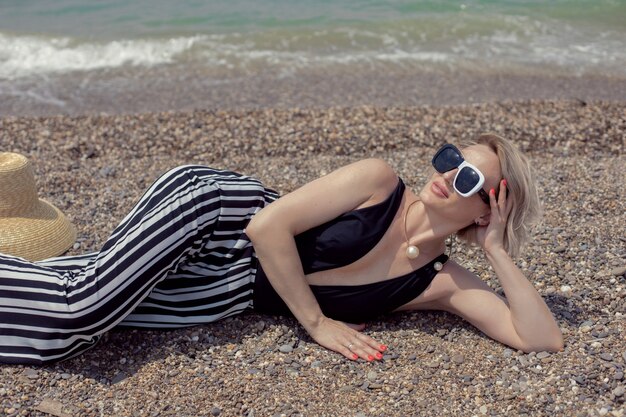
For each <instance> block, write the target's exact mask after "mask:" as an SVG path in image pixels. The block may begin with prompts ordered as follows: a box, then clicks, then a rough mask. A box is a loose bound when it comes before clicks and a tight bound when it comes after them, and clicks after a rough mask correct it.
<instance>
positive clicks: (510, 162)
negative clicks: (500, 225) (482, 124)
mask: <svg viewBox="0 0 626 417" xmlns="http://www.w3.org/2000/svg"><path fill="white" fill-rule="evenodd" d="M471 145H486V146H488V147H489V148H490V149H491V150H493V151H494V152H495V153H496V155H498V159H499V160H500V169H501V171H502V177H503V178H505V179H506V181H507V189H508V192H509V194H508V197H507V198H508V199H510V200H512V201H513V208H512V209H511V213H510V214H509V218H508V219H507V222H506V229H505V231H504V249H505V250H506V251H507V252H508V253H509V255H511V256H512V257H517V256H519V255H520V254H521V252H522V248H523V247H524V245H525V244H526V243H527V242H528V240H529V239H530V229H531V227H532V225H533V224H534V223H536V222H537V221H538V220H539V218H540V217H541V203H540V201H539V194H538V193H537V188H536V186H535V177H534V174H533V172H532V169H531V167H530V163H529V161H528V159H527V158H526V156H525V155H524V154H523V153H522V152H521V151H520V150H519V149H518V148H517V147H516V146H515V145H513V143H512V142H510V141H508V140H507V139H504V138H503V137H500V136H498V135H495V134H491V133H488V134H483V135H480V136H479V137H478V138H476V139H475V140H473V141H469V142H465V143H462V144H461V146H462V147H467V146H471ZM477 227H478V226H476V225H470V226H467V227H465V228H463V229H461V230H459V231H458V232H457V236H458V237H459V238H460V239H461V240H464V241H466V242H468V243H470V244H474V243H476V228H477Z"/></svg>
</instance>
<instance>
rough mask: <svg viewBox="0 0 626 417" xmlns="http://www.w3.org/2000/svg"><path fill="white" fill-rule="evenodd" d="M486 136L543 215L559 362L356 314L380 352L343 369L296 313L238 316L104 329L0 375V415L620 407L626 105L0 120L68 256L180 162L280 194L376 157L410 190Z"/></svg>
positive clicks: (453, 327)
mask: <svg viewBox="0 0 626 417" xmlns="http://www.w3.org/2000/svg"><path fill="white" fill-rule="evenodd" d="M615 94H617V95H618V96H619V93H615ZM622 97H623V94H622ZM483 132H495V133H498V134H500V135H503V136H505V137H507V138H510V139H512V140H513V141H514V142H515V143H516V144H517V145H518V146H519V147H520V148H521V149H523V150H524V151H526V152H527V154H528V155H529V157H530V159H531V160H532V162H533V165H534V168H535V172H536V175H537V178H538V184H539V188H540V193H541V196H542V199H543V203H544V217H543V219H542V221H541V222H540V223H539V224H538V225H537V226H536V227H535V229H534V232H533V242H532V244H531V245H530V246H529V247H528V248H527V250H526V251H525V253H524V254H523V255H522V256H521V257H519V258H518V259H516V262H517V263H518V265H519V266H520V267H521V268H522V269H523V270H524V271H525V272H526V273H527V276H528V279H529V280H531V281H532V283H533V284H534V285H535V287H536V288H537V290H538V291H539V293H540V294H541V295H542V296H543V298H544V299H545V301H546V302H547V304H548V306H549V307H550V308H551V310H552V311H553V312H554V314H555V316H556V318H557V320H558V323H559V326H560V328H561V330H562V333H563V336H564V340H565V348H564V350H563V351H561V352H558V353H547V352H531V353H523V352H521V351H517V350H513V349H510V348H508V347H507V346H504V345H502V344H499V343H498V342H495V341H493V340H491V339H489V338H487V337H486V336H485V335H483V334H481V332H479V331H478V330H476V329H475V328H473V327H472V326H471V325H469V324H467V323H465V322H464V321H463V320H461V319H460V318H458V317H455V316H453V315H451V314H448V313H444V312H429V311H426V312H412V313H402V314H393V315H389V316H385V317H382V318H380V319H379V320H376V321H373V322H370V323H367V328H366V330H365V332H366V333H367V334H369V335H370V336H372V337H374V338H375V339H376V340H378V341H380V342H382V343H385V344H387V345H388V346H389V349H388V351H387V352H386V354H385V356H384V359H383V360H382V361H376V362H374V363H368V362H365V361H361V360H360V361H348V360H346V359H344V358H343V357H341V356H339V355H338V354H335V353H332V352H329V351H327V350H325V349H323V348H321V347H320V346H318V345H317V344H316V343H314V342H313V341H312V339H311V338H310V337H308V335H307V334H306V332H305V331H304V330H303V329H302V328H301V327H300V326H299V325H298V323H297V322H296V320H295V319H293V318H286V317H277V316H267V315H260V314H256V313H246V314H244V315H241V316H237V317H232V318H229V319H226V320H223V321H220V322H217V323H213V324H208V325H205V326H198V327H192V328H188V329H182V330H174V331H147V330H114V331H111V332H109V333H108V334H107V335H106V336H105V337H104V338H103V339H102V340H101V341H100V342H99V343H98V344H97V345H96V346H95V347H94V348H92V349H91V350H89V351H88V352H86V353H85V354H83V355H81V356H79V357H76V358H73V359H70V360H67V361H64V362H61V363H58V364H55V365H50V366H43V367H27V366H6V365H3V366H0V415H2V416H58V417H65V416H68V417H69V416H155V417H156V416H177V417H178V416H247V417H253V416H256V417H261V416H349V417H369V416H422V415H424V416H448V415H453V416H502V415H509V416H581V417H582V416H603V415H607V416H616V417H619V416H623V415H625V414H626V413H625V407H624V401H625V399H626V379H625V378H624V372H625V368H626V338H625V333H624V331H625V323H624V315H626V278H625V273H626V233H625V231H626V215H625V214H624V213H625V212H626V176H625V175H624V166H626V155H625V153H624V149H625V146H624V145H625V141H626V110H625V107H624V101H619V100H614V101H597V100H596V101H594V100H591V101H587V100H583V99H570V100H525V101H520V100H518V101H506V100H500V101H498V102H492V103H483V104H464V105H456V104H455V105H436V106H435V105H420V106H408V105H407V106H401V107H390V106H366V105H359V106H353V107H326V108H298V107H293V106H291V107H288V108H280V109H278V108H263V109H239V110H237V109H232V110H217V109H216V110H193V111H178V112H153V113H144V114H141V113H138V114H118V115H106V114H91V115H73V116H67V115H66V116H45V117H43V116H42V117H35V116H28V117H25V116H4V117H2V118H0V149H2V150H3V151H15V152H20V153H23V154H25V155H27V156H28V157H29V158H30V159H31V161H32V163H33V165H34V167H35V171H36V176H37V181H38V188H39V192H40V197H42V198H45V199H47V200H48V201H50V202H52V203H53V204H55V205H56V206H57V207H59V208H60V209H61V210H62V211H63V212H64V213H66V215H67V216H68V217H69V218H70V219H71V221H72V222H73V223H74V224H75V225H76V228H77V230H78V239H77V241H76V243H75V244H74V246H73V248H72V249H71V250H70V251H69V252H68V253H71V254H78V253H84V252H88V251H93V250H97V249H98V248H99V247H100V246H101V245H102V244H103V243H104V242H105V241H106V239H107V236H108V235H109V234H110V233H111V231H112V230H113V229H114V227H115V226H116V225H117V223H118V222H119V221H121V219H122V218H123V217H124V216H125V214H126V213H127V212H128V211H129V210H130V208H131V207H132V206H133V204H134V203H135V202H136V201H137V200H138V198H139V197H140V196H141V194H142V193H143V191H144V190H145V188H146V187H147V186H148V185H149V184H150V183H151V182H152V181H153V180H154V179H155V178H156V177H158V175H159V174H161V173H163V172H164V171H166V170H167V169H169V168H172V167H174V166H176V165H180V164H187V163H200V164H206V165H210V166H213V167H216V168H225V169H231V170H234V171H238V172H242V173H246V174H248V175H252V176H254V177H256V178H259V179H261V180H262V181H263V182H264V183H265V184H267V185H268V186H269V187H272V188H274V189H276V190H277V191H279V192H280V193H286V192H289V191H291V190H293V189H295V188H297V187H298V186H300V185H302V184H304V183H305V182H307V181H309V180H312V179H314V178H316V177H318V176H320V175H324V174H326V173H329V172H331V171H332V170H333V169H335V168H338V167H340V166H342V165H344V164H346V163H349V162H353V161H356V160H358V159H361V158H366V157H377V158H382V159H385V160H387V161H388V162H389V163H390V164H391V165H392V166H393V167H395V169H396V170H397V172H398V174H399V175H400V176H401V177H402V178H403V179H404V181H405V183H406V184H407V186H409V187H410V188H413V189H414V190H418V189H419V188H420V186H421V184H422V183H424V182H425V180H426V178H427V177H428V176H429V175H430V169H431V168H430V158H431V156H432V153H433V152H434V151H435V150H436V148H437V147H438V146H440V145H441V144H442V143H444V142H452V143H458V142H460V141H462V140H464V139H470V138H472V137H474V136H476V135H478V134H480V133H483ZM452 257H453V258H454V259H455V260H457V262H459V263H461V264H462V265H465V266H467V267H468V268H469V269H470V270H472V271H474V272H475V273H476V274H477V275H479V276H480V277H481V278H482V279H484V280H485V281H486V282H487V283H488V284H489V285H490V286H491V287H492V288H494V289H495V290H496V291H500V292H501V288H500V286H499V283H498V280H497V278H496V277H495V275H494V274H493V271H492V270H491V267H490V266H489V264H488V263H487V261H486V259H485V258H484V256H483V255H482V253H481V251H480V250H479V249H477V248H471V247H467V246H465V245H463V244H461V243H455V245H454V249H453V253H452Z"/></svg>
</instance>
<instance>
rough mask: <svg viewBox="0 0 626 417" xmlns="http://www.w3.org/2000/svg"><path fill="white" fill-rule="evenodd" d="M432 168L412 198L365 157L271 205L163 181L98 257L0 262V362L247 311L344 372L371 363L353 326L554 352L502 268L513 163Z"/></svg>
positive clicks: (532, 195) (447, 150)
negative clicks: (449, 245) (305, 341)
mask: <svg viewBox="0 0 626 417" xmlns="http://www.w3.org/2000/svg"><path fill="white" fill-rule="evenodd" d="M432 163H433V166H434V168H435V171H434V173H433V174H432V176H431V177H430V179H429V180H428V182H427V183H426V185H425V186H424V187H423V188H422V190H421V191H420V192H419V193H418V194H415V193H413V192H412V191H411V190H408V189H407V188H405V186H404V183H403V182H402V180H401V179H399V178H398V176H397V175H396V174H395V173H394V171H393V170H392V168H390V166H389V165H387V164H386V163H385V162H383V161H381V160H377V159H367V160H363V161H360V162H356V163H353V164H350V165H348V166H345V167H343V168H340V169H338V170H336V171H334V172H332V173H331V174H329V175H326V176H324V177H322V178H319V179H317V180H315V181H312V182H310V183H308V184H306V185H304V186H303V187H301V188H300V189H298V190H296V191H294V192H292V193H289V194H287V195H285V196H283V197H281V198H278V196H277V195H276V193H275V192H274V191H272V190H270V189H267V188H265V187H264V186H263V185H262V184H261V183H260V182H259V181H257V180H255V179H252V178H250V177H246V176H242V175H240V174H236V173H233V172H229V171H221V170H215V169H212V168H208V167H205V166H198V165H188V166H182V167H178V168H175V169H173V170H170V171H169V172H167V173H166V174H164V175H163V176H161V177H160V178H159V179H158V180H157V181H156V182H155V183H154V184H153V185H152V186H151V187H150V188H149V189H148V190H147V191H146V193H145V194H144V195H143V196H142V198H141V200H140V201H139V202H138V203H137V204H136V205H135V207H134V208H133V209H132V210H131V212H130V213H129V214H128V215H127V216H126V218H124V220H123V221H122V223H121V224H120V225H119V226H118V227H117V228H116V229H115V231H114V232H113V234H112V235H111V236H110V238H109V239H108V240H107V242H106V243H105V244H104V246H103V247H102V249H101V250H100V251H99V252H97V253H90V254H86V255H81V256H66V257H58V258H51V259H47V260H44V261H39V262H29V261H26V260H25V259H23V258H19V257H14V256H8V255H0V362H4V363H30V364H41V363H47V362H53V361H58V360H61V359H65V358H68V357H71V356H74V355H77V354H78V353H81V352H83V351H84V350H86V349H87V348H89V347H91V346H93V345H94V344H95V343H96V342H97V340H98V339H99V338H100V336H101V335H102V334H103V333H105V332H106V331H108V330H110V329H111V328H113V327H114V326H117V325H123V326H133V327H144V328H175V327H182V326H190V325H199V324H204V323H210V322H213V321H216V320H218V319H221V318H224V317H227V316H232V315H234V314H238V313H241V312H243V311H245V310H248V309H251V308H253V309H255V310H257V311H260V312H264V313H271V314H283V313H284V314H293V316H295V317H296V318H297V319H298V321H299V322H300V323H301V324H302V326H303V327H304V328H305V329H306V330H307V332H308V333H309V334H310V336H311V337H312V338H313V339H314V340H315V341H316V342H317V343H319V344H320V345H322V346H324V347H326V348H328V349H330V350H332V351H335V352H338V353H340V354H341V355H343V356H345V357H346V358H348V359H352V360H356V359H359V358H361V359H364V360H367V361H373V360H376V359H381V358H382V352H383V351H385V350H386V349H387V347H386V346H385V345H384V344H381V343H380V342H379V341H376V340H374V339H373V338H371V337H369V336H367V335H365V334H364V333H361V332H360V330H362V329H363V324H362V323H364V322H365V321H367V320H371V319H374V318H377V317H380V316H381V315H382V314H385V313H389V312H393V311H403V310H422V309H429V310H444V311H448V312H452V313H454V314H458V315H459V316H461V317H463V318H464V319H465V320H467V321H469V322H470V323H471V324H473V325H474V326H476V327H477V328H478V329H480V330H481V331H482V332H484V333H485V334H486V335H488V336H490V337H492V338H493V339H495V340H497V341H499V342H501V343H504V344H506V345H508V346H511V347H513V348H515V349H521V350H523V351H526V352H528V351H542V350H547V351H557V350H560V349H562V347H563V338H562V336H561V333H560V330H559V327H558V326H557V323H556V322H555V320H554V318H553V316H552V314H551V312H550V310H549V309H548V307H547V306H546V304H545V303H544V301H543V300H542V298H541V296H540V295H539V294H538V293H537V292H536V291H535V289H534V288H533V285H532V284H531V283H529V282H528V280H527V279H526V277H525V276H524V274H523V273H522V272H521V271H520V270H519V269H518V268H517V266H516V265H515V264H514V262H513V261H512V259H511V256H510V254H511V255H513V256H515V255H517V254H518V253H519V251H520V249H521V247H522V245H523V244H524V243H525V240H526V238H527V234H528V223H529V222H530V221H532V220H533V219H534V218H535V217H537V215H538V212H539V201H538V197H537V194H536V191H535V188H534V184H533V182H532V177H531V171H530V167H529V165H528V162H527V159H526V158H525V157H524V156H523V155H522V154H521V153H520V152H519V151H518V150H517V148H515V147H514V146H513V145H512V144H511V143H510V142H508V141H507V140H504V139H502V138H500V137H498V136H496V135H482V136H480V137H479V138H478V139H477V141H476V142H475V143H474V144H471V145H468V146H466V147H463V148H462V150H461V151H459V150H458V149H457V148H456V147H454V146H452V145H444V146H443V147H442V148H441V149H439V150H438V151H437V153H436V154H435V155H434V157H433V160H432ZM452 234H457V235H459V236H460V237H461V238H463V239H465V240H467V241H469V242H470V243H474V244H477V245H480V247H482V249H483V250H484V252H485V254H486V257H487V259H488V260H489V262H490V264H491V266H492V267H493V270H494V271H495V273H496V274H497V276H498V279H499V280H500V283H501V285H502V288H503V290H504V292H505V293H506V299H505V298H503V297H501V296H499V295H498V294H496V293H495V292H494V291H493V290H491V288H489V286H487V285H486V284H485V283H484V282H483V281H482V280H481V279H480V278H478V277H477V276H476V275H474V274H473V273H471V272H469V271H468V270H467V269H465V268H463V267H462V266H461V265H459V264H458V263H456V262H455V261H454V260H452V259H448V256H447V255H445V254H444V253H445V250H446V246H445V240H446V238H447V237H448V236H450V235H452ZM348 323H350V324H348Z"/></svg>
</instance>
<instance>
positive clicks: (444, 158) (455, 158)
mask: <svg viewBox="0 0 626 417" xmlns="http://www.w3.org/2000/svg"><path fill="white" fill-rule="evenodd" d="M461 162H463V157H462V156H461V155H460V154H459V153H458V152H457V151H456V150H455V149H454V148H452V147H448V146H445V147H443V148H442V149H441V150H440V151H439V152H437V155H435V157H434V158H433V166H434V167H435V169H436V170H437V172H439V173H442V174H443V173H444V172H448V171H450V170H453V169H454V168H456V167H458V166H459V165H461Z"/></svg>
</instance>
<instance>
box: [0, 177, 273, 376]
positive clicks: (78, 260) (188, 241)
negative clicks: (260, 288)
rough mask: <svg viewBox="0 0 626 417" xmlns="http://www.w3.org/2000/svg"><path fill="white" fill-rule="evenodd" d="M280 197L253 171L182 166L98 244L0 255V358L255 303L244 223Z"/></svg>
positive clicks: (62, 355) (62, 349) (211, 317)
mask: <svg viewBox="0 0 626 417" xmlns="http://www.w3.org/2000/svg"><path fill="white" fill-rule="evenodd" d="M276 197H277V196H276V194H275V193H274V192H273V191H272V190H269V189H266V188H264V187H263V185H262V184H261V183H260V182H259V181H257V180H255V179H252V178H250V177H246V176H242V175H239V174H236V173H233V172H229V171H219V170H214V169H211V168H208V167H204V166H198V165H188V166H182V167H178V168H175V169H173V170H171V171H168V172H167V173H166V174H164V175H163V176H161V177H160V178H159V179H158V180H157V181H156V182H155V183H154V184H153V185H152V186H151V187H150V188H149V189H148V190H147V191H146V193H145V194H144V195H143V196H142V198H141V199H140V201H139V202H138V203H137V204H136V205H135V207H134V208H133V209H132V210H131V212H130V213H129V214H128V215H127V216H126V217H125V218H124V220H123V221H122V222H121V224H120V225H119V226H118V227H117V228H116V229H115V230H114V231H113V233H112V234H111V236H110V237H109V239H108V240H107V241H106V243H105V244H104V246H103V247H102V249H101V250H100V251H99V252H95V253H89V254H85V255H80V256H66V257H58V258H51V259H48V260H44V261H40V262H28V261H26V260H24V259H21V258H17V257H13V256H8V255H2V254H0V363H13V364H16V363H25V364H42V363H48V362H54V361H58V360H62V359H66V358H69V357H72V356H74V355H77V354H79V353H81V352H83V351H85V350H86V349H88V348H89V347H91V346H93V345H94V344H95V343H96V342H97V341H98V339H99V338H100V336H101V335H102V334H103V333H105V332H106V331H108V330H110V329H111V328H112V327H114V326H116V325H120V324H121V325H127V326H134V327H149V328H174V327H182V326H191V325H196V324H201V323H209V322H213V321H216V320H218V319H220V318H223V317H227V316H231V315H234V314H237V313H239V312H241V311H243V310H245V309H247V308H250V307H251V304H252V287H253V282H254V274H255V265H256V260H255V258H254V251H253V248H252V245H251V243H250V241H249V240H248V238H247V236H246V235H245V233H244V228H245V227H246V225H247V224H248V222H249V220H250V218H251V217H252V216H253V215H254V214H255V213H256V212H258V211H259V210H260V209H261V208H263V207H264V206H265V205H266V204H268V203H270V202H271V201H273V200H274V199H275V198H276Z"/></svg>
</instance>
